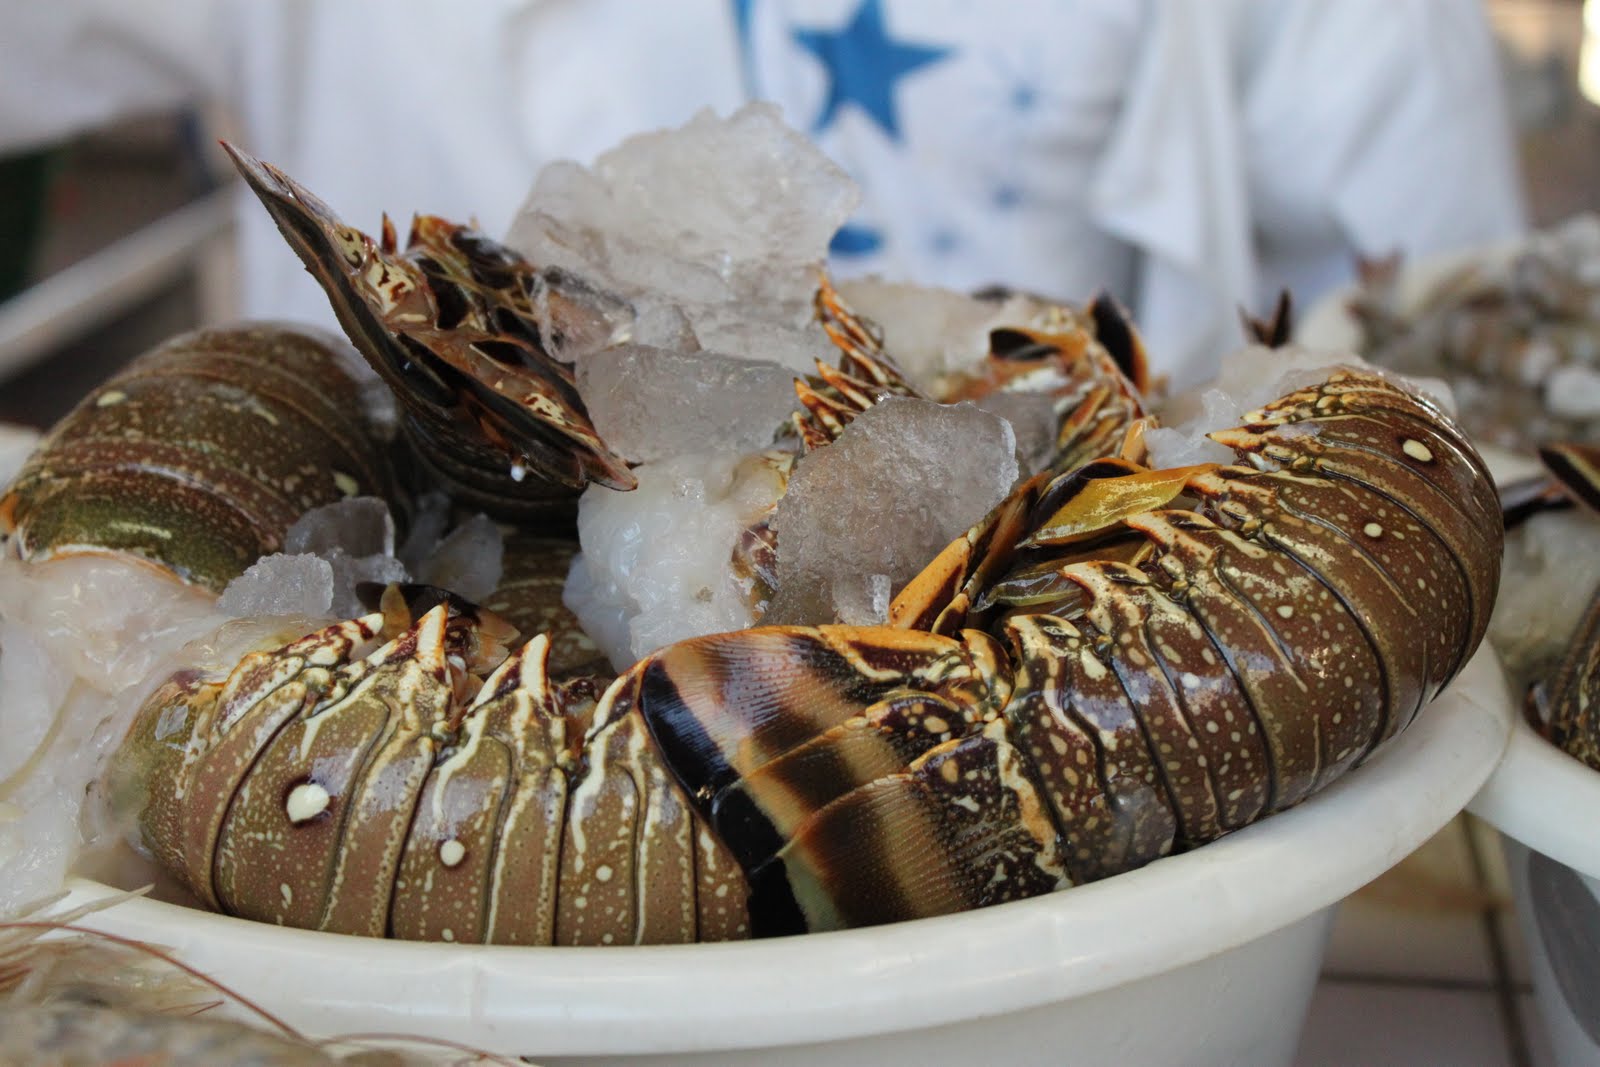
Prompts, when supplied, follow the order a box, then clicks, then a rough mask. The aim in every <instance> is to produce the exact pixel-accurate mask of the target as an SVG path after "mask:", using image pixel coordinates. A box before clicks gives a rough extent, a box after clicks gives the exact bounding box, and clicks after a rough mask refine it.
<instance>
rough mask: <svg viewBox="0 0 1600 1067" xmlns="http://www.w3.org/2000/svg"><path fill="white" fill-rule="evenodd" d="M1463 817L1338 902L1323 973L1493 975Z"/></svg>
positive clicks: (1485, 978) (1482, 900)
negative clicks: (1378, 876) (1339, 903)
mask: <svg viewBox="0 0 1600 1067" xmlns="http://www.w3.org/2000/svg"><path fill="white" fill-rule="evenodd" d="M1467 833H1468V831H1467V828H1466V827H1465V825H1464V824H1463V823H1461V821H1460V820H1457V821H1455V822H1452V823H1451V824H1450V825H1449V826H1447V827H1445V829H1444V830H1442V831H1441V832H1440V833H1439V834H1438V835H1436V836H1435V837H1434V838H1433V839H1432V840H1430V841H1429V842H1428V843H1427V844H1425V845H1423V846H1422V847H1421V848H1420V849H1418V850H1417V851H1416V852H1414V853H1412V854H1411V855H1410V856H1408V857H1406V859H1405V860H1403V861H1401V863H1400V864H1399V865H1398V866H1396V867H1395V868H1394V869H1393V870H1391V871H1389V872H1388V873H1387V874H1385V875H1383V877H1381V878H1379V879H1378V880H1377V881H1375V882H1373V883H1372V884H1371V885H1369V886H1367V887H1366V888H1364V889H1362V890H1361V891H1359V892H1357V893H1356V894H1354V895H1353V896H1351V897H1350V898H1348V899H1347V900H1345V901H1344V902H1343V903H1342V904H1341V905H1340V906H1339V911H1338V914H1337V915H1336V917H1335V919H1334V924H1333V933H1332V936H1331V937H1330V940H1329V944H1328V955H1327V957H1326V958H1325V960H1324V961H1323V973H1324V974H1332V975H1337V976H1339V977H1341V978H1359V977H1363V976H1376V977H1386V978H1439V979H1446V980H1449V981H1456V982H1481V983H1489V982H1491V981H1493V979H1494V964H1493V958H1492V956H1491V955H1490V952H1489V939H1488V933H1487V930H1486V928H1485V925H1484V913H1485V911H1486V910H1487V909H1489V908H1491V907H1493V906H1494V903H1495V898H1494V897H1493V896H1492V895H1491V894H1489V893H1487V892H1486V891H1485V890H1484V889H1483V888H1482V887H1480V885H1479V884H1478V878H1477V875H1476V873H1475V870H1474V867H1473V863H1472V853H1471V850H1470V849H1469V847H1468V844H1467Z"/></svg>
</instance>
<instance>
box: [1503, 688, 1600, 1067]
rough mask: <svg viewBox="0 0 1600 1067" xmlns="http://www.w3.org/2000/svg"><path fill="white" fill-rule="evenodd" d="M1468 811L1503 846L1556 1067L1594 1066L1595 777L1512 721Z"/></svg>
mask: <svg viewBox="0 0 1600 1067" xmlns="http://www.w3.org/2000/svg"><path fill="white" fill-rule="evenodd" d="M1471 810H1472V811H1473V812H1474V813H1475V814H1477V815H1478V816H1479V817H1481V818H1483V819H1484V820H1486V821H1488V822H1489V823H1492V824H1493V825H1494V826H1495V827H1496V828H1497V829H1498V830H1499V831H1500V833H1501V835H1502V837H1503V839H1504V841H1505V854H1506V866H1507V867H1508V868H1509V873H1510V875H1511V890H1512V894H1513V896H1514V897H1515V900H1516V909H1517V921H1518V922H1519V923H1520V924H1521V926H1522V936H1523V940H1524V941H1525V942H1526V944H1527V946H1528V956H1529V961H1528V966H1529V969H1530V971H1531V974H1532V977H1533V990H1534V999H1535V1001H1536V1002H1537V1004H1538V1006H1539V1015H1540V1018H1541V1019H1542V1021H1543V1022H1544V1026H1545V1029H1546V1031H1547V1032H1548V1033H1549V1035H1550V1044H1551V1047H1552V1049H1553V1050H1554V1051H1555V1053H1556V1062H1558V1063H1560V1064H1562V1065H1563V1067H1584V1065H1590V1064H1592V1065H1596V1067H1600V773H1597V772H1595V771H1592V770H1590V769H1589V768H1588V767H1586V766H1584V765H1583V764H1582V763H1579V762H1578V761H1577V760H1575V759H1573V758H1572V757H1570V756H1568V755H1567V754H1566V753H1564V752H1562V751H1560V750H1559V749H1557V748H1556V747H1555V746H1554V745H1551V744H1550V743H1549V742H1547V741H1545V740H1544V738H1542V737H1540V736H1539V735H1538V734H1537V733H1536V732H1535V731H1534V729H1533V728H1532V727H1531V726H1529V725H1528V724H1527V723H1526V722H1523V721H1522V720H1521V717H1520V716H1519V717H1518V719H1517V722H1516V725H1515V727H1514V728H1513V730H1512V734H1511V743H1510V745H1509V747H1508V748H1507V749H1506V755H1505V759H1504V760H1503V761H1501V764H1500V766H1499V767H1498V768H1496V770H1495V772H1494V774H1493V775H1492V776H1490V778H1489V781H1488V783H1487V784H1486V785H1485V786H1484V787H1483V791H1482V792H1480V793H1479V794H1478V795H1477V796H1476V797H1475V798H1473V801H1472V805H1471Z"/></svg>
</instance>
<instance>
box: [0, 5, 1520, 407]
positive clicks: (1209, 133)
mask: <svg viewBox="0 0 1600 1067" xmlns="http://www.w3.org/2000/svg"><path fill="white" fill-rule="evenodd" d="M18 7H19V11H18V12H15V13H14V16H15V17H14V18H13V24H12V26H11V28H10V30H9V31H8V33H7V34H6V35H5V36H4V37H0V147H6V146H21V145H26V144H30V143H37V142H40V141H43V140H47V139H50V138H53V137H57V136H60V135H62V134H64V133H66V132H70V131H72V130H75V129H81V128H83V127H86V126H89V125H93V124H95V123H98V122H101V121H105V120H107V119H109V118H111V117H114V116H115V115H117V114H121V113H127V112H129V111H134V110H140V109H150V108H154V107H157V106H165V105H170V104H171V103H173V102H176V101H177V100H180V99H183V98H196V97H207V98H210V99H213V100H220V101H221V102H223V103H224V105H226V106H227V107H228V108H229V109H230V110H231V111H232V112H233V113H234V115H235V116H236V119H237V123H238V127H239V129H238V131H237V133H236V136H237V138H238V139H239V140H240V142H241V144H242V145H243V147H245V148H246V149H248V150H249V151H250V152H252V154H255V155H258V156H260V157H262V158H264V159H267V160H269V161H271V162H273V163H276V164H278V165H279V166H281V167H282V168H283V169H285V170H286V171H287V172H289V173H290V174H292V175H293V176H295V177H296V178H298V179H299V180H301V181H302V182H303V183H304V184H305V185H307V186H308V187H309V188H311V189H312V190H314V191H315V192H316V193H317V194H318V195H319V196H321V197H322V198H323V199H325V200H326V201H327V202H328V203H329V204H331V205H332V206H333V207H334V209H335V210H337V211H339V212H340V213H341V214H342V215H343V216H344V217H345V218H346V221H348V222H350V223H351V224H353V225H357V226H360V227H361V228H363V229H367V230H368V231H369V232H370V231H374V230H375V229H376V228H377V225H378V216H379V212H380V211H385V210H387V211H388V212H390V213H391V214H392V215H395V216H396V217H397V220H398V221H399V222H400V223H401V225H402V226H403V224H404V220H405V219H406V218H408V217H409V215H410V213H411V212H412V211H423V212H428V213H432V214H440V215H445V216H447V217H452V218H461V219H465V218H471V217H475V218H476V219H477V220H478V221H479V222H480V224H481V225H482V226H483V228H484V229H485V230H486V231H487V232H489V233H491V234H503V233H504V231H505V229H506V227H507V225H508V224H509V221H510V218H511V215H512V213H513V212H514V210H515V209H516V207H517V205H518V204H519V203H520V202H521V200H522V198H523V197H524V195H525V194H526V192H527V189H528V187H529V186H530V184H531V182H532V179H533V176H534V174H535V172H536V171H537V169H538V168H539V167H540V166H541V165H543V164H545V163H547V162H550V161H552V160H554V159H558V158H576V159H579V160H583V161H587V160H589V159H592V158H593V156H594V155H596V154H597V153H598V152H600V151H602V150H603V149H605V148H607V147H609V146H611V145H613V144H615V143H616V142H618V141H620V140H621V139H622V138H623V137H625V136H626V135H628V134H629V133H632V132H636V131H640V130H645V129H653V128H658V127H662V126H670V125H676V124H679V123H681V122H683V121H685V120H686V119H687V118H688V117H689V116H690V115H692V114H693V113H694V112H695V111H697V110H698V109H700V108H701V107H706V106H710V107H713V108H716V109H717V110H719V111H722V112H727V111H731V110H732V109H734V108H735V107H737V106H738V105H739V104H740V103H741V102H743V101H744V100H746V99H750V98H751V97H761V98H766V99H772V100H775V101H776V102H777V103H779V104H780V105H781V106H782V107H783V109H784V111H785V114H786V116H787V118H788V119H789V121H790V122H791V123H793V124H794V125H795V126H796V127H798V128H800V129H802V130H804V131H806V132H807V133H809V134H810V135H811V136H813V137H814V138H815V139H816V140H817V142H818V144H820V145H821V147H822V148H823V149H824V150H825V151H827V152H828V153H830V154H831V155H833V156H834V157H835V158H836V159H837V160H838V161H839V162H840V163H842V164H843V165H844V166H845V168H846V169H847V170H849V171H850V172H851V173H852V174H853V175H854V176H855V177H856V179H857V180H858V181H859V182H861V184H862V187H863V193H864V199H863V205H862V208H861V210H860V212H859V214H858V216H857V217H856V218H855V219H853V220H852V222H851V224H850V225H849V226H848V227H847V229H846V230H845V232H844V233H843V234H842V235H841V237H840V239H839V240H838V241H836V243H835V256H834V269H835V270H837V271H838V272H840V273H841V274H847V275H848V274H857V273H881V274H885V275H887V276H889V277H892V278H897V279H901V280H911V281H919V282H923V283H928V284H942V285H950V286H956V287H972V286H979V285H986V284H991V283H998V284H1004V285H1009V286H1013V287H1017V288H1022V289H1029V290H1033V291H1037V292H1041V293H1045V294H1048V295H1051V296H1057V297H1063V298H1067V299H1078V300H1081V299H1085V298H1087V297H1088V296H1089V295H1090V293H1091V292H1092V291H1093V290H1095V289H1097V288H1101V287H1104V288H1108V289H1110V290H1111V291H1112V292H1113V293H1115V294H1116V295H1118V296H1119V297H1121V298H1122V299H1123V300H1124V301H1126V302H1127V303H1129V304H1130V305H1131V306H1132V307H1133V309H1134V312H1135V315H1136V317H1137V319H1138V321H1139V323H1140V325H1141V328H1142V329H1143V330H1144V332H1145V334H1146V337H1147V340H1148V342H1149V344H1150V348H1151V353H1152V361H1153V363H1154V365H1155V369H1156V370H1157V371H1158V372H1164V373H1169V374H1171V375H1172V377H1173V380H1174V383H1175V384H1179V385H1182V384H1188V383H1191V382H1194V381H1198V380H1201V379H1203V378H1205V377H1208V376H1209V375H1210V374H1211V373H1212V372H1213V371H1214V370H1215V367H1216V363H1217V360H1218V359H1219V358H1220V356H1221V354H1222V353H1223V352H1225V351H1227V350H1228V349H1229V348H1231V347H1235V346H1236V345H1237V344H1238V342H1239V340H1240V335H1239V332H1238V326H1237V309H1238V307H1240V306H1241V305H1243V306H1249V307H1252V308H1256V309H1264V308H1265V306H1266V304H1267V303H1268V302H1269V299H1270V296H1271V294H1273V293H1274V292H1275V291H1276V289H1277V288H1278V287H1279V286H1282V285H1292V286H1293V287H1294V288H1295V289H1296V291H1297V296H1299V297H1300V298H1301V300H1302V301H1307V300H1310V299H1313V298H1315V297H1316V296H1317V295H1320V293H1321V292H1323V291H1325V290H1326V289H1327V288H1328V287H1329V286H1331V285H1333V284H1336V283H1337V282H1339V281H1342V280H1345V279H1347V278H1348V277H1349V276H1350V274H1351V266H1352V262H1353V258H1354V255H1355V254H1356V253H1357V252H1365V253H1368V254H1382V253H1385V252H1388V251H1391V250H1394V249H1402V250H1404V251H1405V252H1407V253H1408V254H1410V255H1425V254H1428V253H1430V252H1434V251H1439V250H1443V249H1447V248H1452V247H1460V246H1463V245H1469V244H1473V243H1478V242H1482V241H1487V240H1493V239H1497V238H1502V237H1506V236H1510V235H1513V234H1515V233H1516V232H1518V231H1520V229H1521V228H1522V227H1523V225H1524V220H1523V209H1522V201H1521V192H1520V186H1519V182H1518V179H1517V174H1516V168H1515V164H1514V158H1513V155H1512V152H1511V143H1510V136H1509V129H1508V123H1507V120H1506V114H1505V108H1504V103H1503V95H1502V90H1501V87H1500V83H1499V77H1498V68H1497V66H1496V62H1495V55H1494V50H1493V44H1492V39H1491V37H1490V34H1489V31H1488V27H1487V25H1486V22H1485V19H1484V15H1483V12H1482V10H1481V5H1480V4H1479V3H1478V0H1339V2H1338V3H1329V2H1325V0H1006V2H1004V3H991V4H977V3H968V2H960V0H673V2H672V3H670V4H667V3H646V2H637V0H472V2H471V3H456V4H449V5H445V4H442V3H429V2H425V0H332V2H314V0H274V2H273V3H250V2H248V0H150V2H147V3H140V4H129V3H126V2H125V0H52V2H51V3H49V4H37V5H33V4H30V5H18ZM240 218H241V257H240V258H241V273H242V277H241V285H242V303H243V310H244V311H245V313H246V314H248V315H252V316H264V317H276V318H300V319H311V320H316V321H323V322H330V321H331V318H330V315H329V312H328V310H327V307H326V303H325V301H324V300H323V298H322V296H321V294H320V292H319V290H318V289H317V287H316V285H315V284H314V283H313V282H312V281H311V279H310V278H309V277H307V276H306V275H305V273H304V271H303V270H302V269H301V268H300V265H299V263H298V261H297V260H296V259H295V257H294V255H293V253H292V252H290V250H289V249H288V247H287V246H286V245H285V244H284V243H283V242H282V241H281V239H280V238H279V237H278V236H277V234H276V233H275V231H274V230H273V227H272V224H271V222H270V220H269V219H268V218H267V216H266V214H265V212H263V211H261V210H260V209H259V208H258V207H257V206H255V205H254V204H252V203H248V202H245V201H244V199H243V197H241V215H240Z"/></svg>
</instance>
